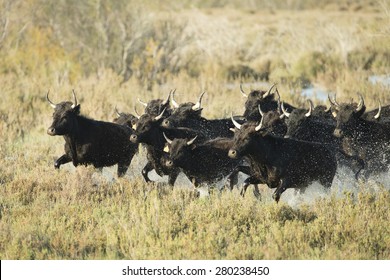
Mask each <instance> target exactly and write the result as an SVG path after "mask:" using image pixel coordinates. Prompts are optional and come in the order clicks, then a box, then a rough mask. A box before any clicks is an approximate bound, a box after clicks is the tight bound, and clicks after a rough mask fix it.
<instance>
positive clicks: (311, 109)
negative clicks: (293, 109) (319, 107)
mask: <svg viewBox="0 0 390 280" xmlns="http://www.w3.org/2000/svg"><path fill="white" fill-rule="evenodd" d="M307 102H309V106H310V107H309V112H307V113H306V114H305V117H306V118H308V117H310V116H311V113H312V112H313V107H314V105H313V102H312V101H311V100H310V99H309V100H307Z"/></svg>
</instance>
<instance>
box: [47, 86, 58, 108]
mask: <svg viewBox="0 0 390 280" xmlns="http://www.w3.org/2000/svg"><path fill="white" fill-rule="evenodd" d="M49 92H50V89H49V90H48V91H47V93H46V99H47V101H49V103H50V106H51V107H53V108H54V109H55V108H56V107H57V104H55V103H53V102H52V101H51V100H50V99H49Z"/></svg>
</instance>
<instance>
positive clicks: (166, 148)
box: [163, 144, 169, 153]
mask: <svg viewBox="0 0 390 280" xmlns="http://www.w3.org/2000/svg"><path fill="white" fill-rule="evenodd" d="M163 151H164V152H166V153H169V146H168V144H165V147H164V150H163Z"/></svg>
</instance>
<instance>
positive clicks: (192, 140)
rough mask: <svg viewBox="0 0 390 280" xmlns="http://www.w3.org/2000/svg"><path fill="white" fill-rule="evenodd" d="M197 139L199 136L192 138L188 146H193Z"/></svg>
mask: <svg viewBox="0 0 390 280" xmlns="http://www.w3.org/2000/svg"><path fill="white" fill-rule="evenodd" d="M197 137H198V135H196V136H195V137H194V138H192V139H191V140H190V141H187V146H189V145H192V144H193V143H194V141H195V139H196V138H197Z"/></svg>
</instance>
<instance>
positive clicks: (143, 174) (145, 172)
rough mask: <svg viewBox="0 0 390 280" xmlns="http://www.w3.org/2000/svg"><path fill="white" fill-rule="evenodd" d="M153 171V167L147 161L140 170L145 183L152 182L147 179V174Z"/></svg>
mask: <svg viewBox="0 0 390 280" xmlns="http://www.w3.org/2000/svg"><path fill="white" fill-rule="evenodd" d="M153 169H154V168H153V165H152V163H151V162H150V161H148V163H147V164H146V165H145V167H144V168H143V169H142V176H143V177H144V179H145V182H146V183H149V182H152V180H150V179H149V177H148V173H149V172H150V171H152V170H153Z"/></svg>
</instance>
